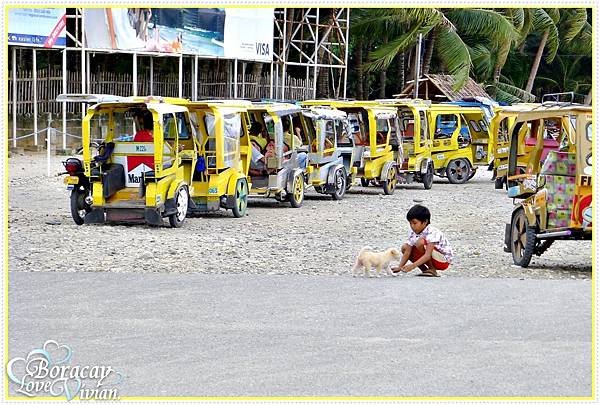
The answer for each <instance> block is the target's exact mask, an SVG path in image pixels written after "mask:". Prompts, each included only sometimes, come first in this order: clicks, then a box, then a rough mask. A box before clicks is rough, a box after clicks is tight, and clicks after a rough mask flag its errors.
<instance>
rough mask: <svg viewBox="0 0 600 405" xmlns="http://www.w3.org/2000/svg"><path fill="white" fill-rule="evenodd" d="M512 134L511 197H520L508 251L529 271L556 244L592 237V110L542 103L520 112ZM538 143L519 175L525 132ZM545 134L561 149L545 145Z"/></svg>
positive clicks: (508, 229) (507, 233)
mask: <svg viewBox="0 0 600 405" xmlns="http://www.w3.org/2000/svg"><path fill="white" fill-rule="evenodd" d="M514 118H515V121H514V124H513V125H512V126H511V129H510V131H509V135H510V152H509V159H508V173H509V175H508V184H509V189H508V196H509V197H511V198H519V199H521V201H519V202H518V203H517V204H516V207H515V209H514V210H513V213H512V216H511V220H510V223H508V224H506V231H505V236H504V244H505V247H504V250H505V251H506V252H510V253H511V254H512V258H513V262H514V263H515V264H516V265H519V266H521V267H527V266H528V265H529V263H530V261H531V258H532V256H533V255H534V254H535V255H537V256H540V255H541V254H542V253H544V252H545V251H546V249H548V248H549V247H550V245H551V244H552V243H553V242H554V241H555V240H564V239H586V240H590V239H591V238H592V179H593V166H592V165H593V158H592V138H593V130H592V108H591V107H590V106H584V105H576V104H571V103H569V104H566V103H565V104H561V103H548V104H547V103H542V105H541V106H539V107H537V108H533V109H529V110H528V111H518V113H517V114H516V115H515V116H514ZM523 127H527V128H528V132H529V133H530V134H531V135H533V136H534V137H535V139H536V142H535V144H534V145H533V147H532V149H531V151H530V153H529V155H528V159H527V163H526V166H525V173H522V174H512V173H516V169H517V167H518V165H519V164H520V163H519V159H518V158H519V147H520V146H521V143H520V142H519V137H520V134H521V132H522V131H521V129H522V128H523ZM545 134H552V136H553V137H555V140H556V141H557V142H556V145H555V146H554V147H552V148H549V147H548V145H547V144H545V142H544V141H545V138H546V135H545Z"/></svg>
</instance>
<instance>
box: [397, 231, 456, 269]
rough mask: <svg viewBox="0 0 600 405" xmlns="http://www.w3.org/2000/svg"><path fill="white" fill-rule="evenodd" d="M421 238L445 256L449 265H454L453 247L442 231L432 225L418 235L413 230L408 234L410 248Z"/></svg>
mask: <svg viewBox="0 0 600 405" xmlns="http://www.w3.org/2000/svg"><path fill="white" fill-rule="evenodd" d="M419 238H425V240H426V241H427V243H433V244H434V245H435V247H436V248H437V250H439V252H440V253H441V254H443V255H444V257H445V258H446V261H447V262H448V263H452V259H453V258H454V252H453V250H452V246H450V243H449V242H448V239H446V237H445V236H444V234H443V233H442V231H440V230H439V229H437V228H436V227H435V226H432V225H431V224H429V225H427V226H426V227H425V229H423V231H422V232H421V233H416V232H415V231H413V230H412V229H411V230H410V231H409V233H408V240H407V241H406V243H408V244H409V245H410V246H415V245H416V244H417V241H418V240H419Z"/></svg>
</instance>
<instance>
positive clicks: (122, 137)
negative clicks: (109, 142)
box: [90, 110, 139, 141]
mask: <svg viewBox="0 0 600 405" xmlns="http://www.w3.org/2000/svg"><path fill="white" fill-rule="evenodd" d="M106 115H108V114H106ZM112 123H113V124H112V125H113V128H112V129H113V131H114V132H113V137H114V140H116V141H133V136H134V135H135V133H136V132H137V130H138V129H139V128H137V125H136V122H135V117H134V114H133V112H132V111H131V110H126V111H113V112H112ZM90 125H93V123H90ZM92 128H93V127H90V129H92Z"/></svg>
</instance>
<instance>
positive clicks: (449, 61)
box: [436, 27, 471, 91]
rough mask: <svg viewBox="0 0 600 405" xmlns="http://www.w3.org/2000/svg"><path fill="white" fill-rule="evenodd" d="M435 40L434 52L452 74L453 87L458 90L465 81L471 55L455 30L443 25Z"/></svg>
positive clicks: (469, 67)
mask: <svg viewBox="0 0 600 405" xmlns="http://www.w3.org/2000/svg"><path fill="white" fill-rule="evenodd" d="M437 42H438V46H437V47H436V53H437V55H438V57H439V58H440V60H441V61H442V63H443V64H444V66H445V67H446V68H447V69H448V72H450V74H452V75H453V76H454V80H455V82H454V86H453V89H454V90H455V91H456V90H459V89H461V88H462V87H463V86H464V85H465V83H466V82H467V79H468V78H469V72H470V70H471V55H469V50H468V48H467V45H465V43H464V42H463V41H462V39H461V38H460V36H459V35H458V34H457V33H456V32H455V31H452V30H449V29H447V28H445V27H444V28H441V29H440V30H439V31H438V40H437Z"/></svg>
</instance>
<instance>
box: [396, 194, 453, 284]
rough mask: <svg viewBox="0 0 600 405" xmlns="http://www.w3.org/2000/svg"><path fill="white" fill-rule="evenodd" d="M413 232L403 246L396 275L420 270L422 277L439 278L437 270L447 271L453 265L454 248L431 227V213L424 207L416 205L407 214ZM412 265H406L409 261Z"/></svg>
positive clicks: (438, 231)
mask: <svg viewBox="0 0 600 405" xmlns="http://www.w3.org/2000/svg"><path fill="white" fill-rule="evenodd" d="M406 219H407V220H408V222H409V224H410V229H411V232H410V234H409V236H408V240H407V241H406V243H404V245H402V260H400V264H399V265H398V267H396V268H393V269H392V271H393V272H394V273H398V272H399V271H402V272H405V273H408V272H409V271H412V270H414V269H415V268H417V267H418V268H420V269H421V271H422V274H420V275H421V276H427V277H439V275H438V274H437V270H446V269H447V268H448V266H449V265H450V263H452V258H453V255H454V254H453V252H452V247H450V244H449V243H448V240H447V239H446V237H445V236H444V234H443V233H442V232H441V231H440V230H439V229H437V228H435V227H433V226H432V225H430V221H431V213H430V212H429V210H428V209H427V208H426V207H424V206H422V205H415V206H414V207H412V208H411V209H410V210H408V212H407V213H406ZM409 260H410V261H411V264H406V263H407V262H408V261H409Z"/></svg>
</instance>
